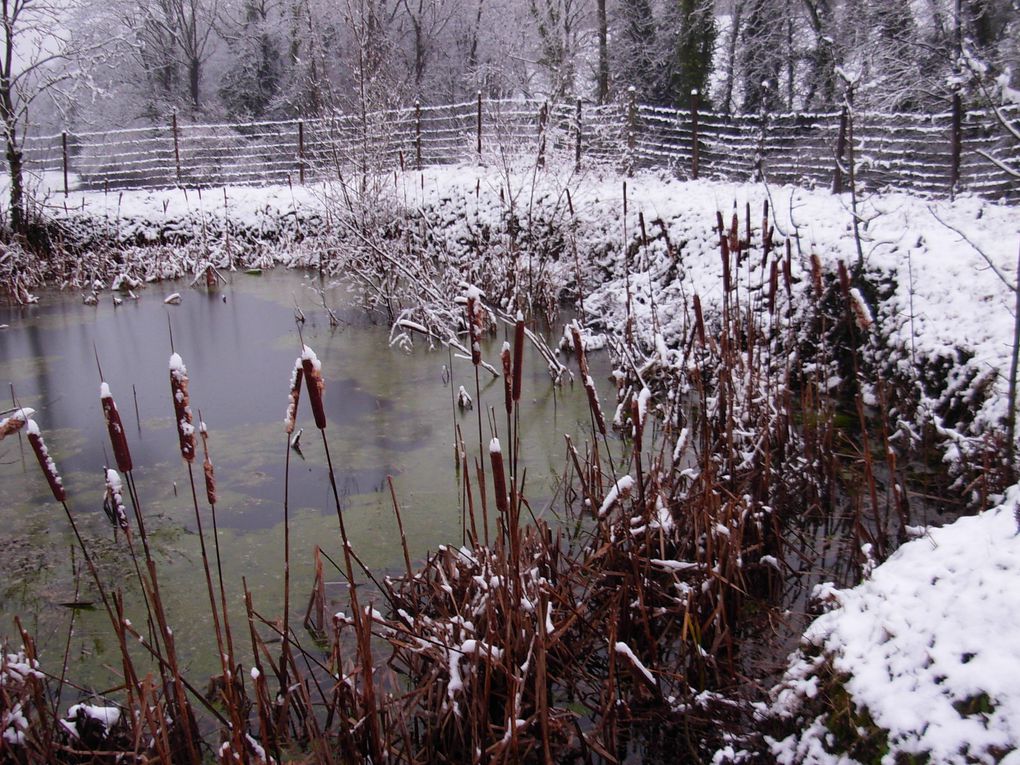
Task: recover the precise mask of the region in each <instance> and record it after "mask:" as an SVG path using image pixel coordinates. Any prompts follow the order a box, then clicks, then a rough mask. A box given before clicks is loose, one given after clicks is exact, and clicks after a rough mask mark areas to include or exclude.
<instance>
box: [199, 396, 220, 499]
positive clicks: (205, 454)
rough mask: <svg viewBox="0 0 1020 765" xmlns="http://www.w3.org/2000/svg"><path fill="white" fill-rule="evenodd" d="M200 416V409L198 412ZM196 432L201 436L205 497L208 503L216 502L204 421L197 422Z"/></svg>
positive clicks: (207, 433)
mask: <svg viewBox="0 0 1020 765" xmlns="http://www.w3.org/2000/svg"><path fill="white" fill-rule="evenodd" d="M198 414H199V417H201V415H202V413H201V411H200V412H199V413H198ZM198 433H199V435H200V436H202V474H203V475H204V476H205V498H206V499H207V500H209V504H210V505H215V504H216V475H215V473H214V472H213V464H212V460H210V459H209V428H207V427H206V426H205V422H200V423H199V424H198Z"/></svg>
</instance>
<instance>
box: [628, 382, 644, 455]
mask: <svg viewBox="0 0 1020 765" xmlns="http://www.w3.org/2000/svg"><path fill="white" fill-rule="evenodd" d="M630 421H631V423H632V424H633V426H634V431H633V433H634V451H635V452H637V453H638V454H640V453H641V441H642V440H643V437H644V432H645V428H644V423H642V422H641V412H640V408H639V405H638V400H637V398H636V397H633V396H632V397H631V399H630Z"/></svg>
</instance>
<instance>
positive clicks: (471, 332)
mask: <svg viewBox="0 0 1020 765" xmlns="http://www.w3.org/2000/svg"><path fill="white" fill-rule="evenodd" d="M481 299H482V293H481V291H480V290H479V289H478V288H477V287H470V288H468V291H467V325H468V336H469V339H470V342H471V364H472V365H473V366H474V368H475V406H476V408H477V411H476V415H477V419H478V453H479V454H482V388H481V382H480V380H479V371H478V368H479V366H480V365H481V363H482V341H481V337H482V330H483V325H484V322H485V308H484V307H483V306H482V303H481ZM484 464H485V463H484V462H482V461H480V460H476V462H475V470H476V473H477V477H478V494H479V499H480V500H481V504H482V535H483V540H484V543H485V545H486V546H488V544H489V508H488V497H487V495H486V488H485V467H484Z"/></svg>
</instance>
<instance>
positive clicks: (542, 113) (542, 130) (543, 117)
mask: <svg viewBox="0 0 1020 765" xmlns="http://www.w3.org/2000/svg"><path fill="white" fill-rule="evenodd" d="M548 124H549V102H548V101H545V102H543V104H542V108H541V109H539V110H538V166H539V168H544V167H545V134H546V127H547V125H548Z"/></svg>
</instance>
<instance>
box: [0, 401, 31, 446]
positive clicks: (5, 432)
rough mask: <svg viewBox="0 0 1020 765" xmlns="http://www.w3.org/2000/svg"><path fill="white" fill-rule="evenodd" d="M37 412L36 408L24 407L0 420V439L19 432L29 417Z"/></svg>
mask: <svg viewBox="0 0 1020 765" xmlns="http://www.w3.org/2000/svg"><path fill="white" fill-rule="evenodd" d="M33 414H35V409H29V408H28V407H24V408H21V409H17V410H15V411H14V412H12V413H11V414H10V415H9V416H7V417H4V418H3V419H2V420H0V441H2V440H4V439H5V438H6V437H7V436H9V435H12V434H14V433H17V432H18V431H19V430H21V429H22V428H23V427H25V423H26V422H28V418H29V417H31V416H32V415H33Z"/></svg>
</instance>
